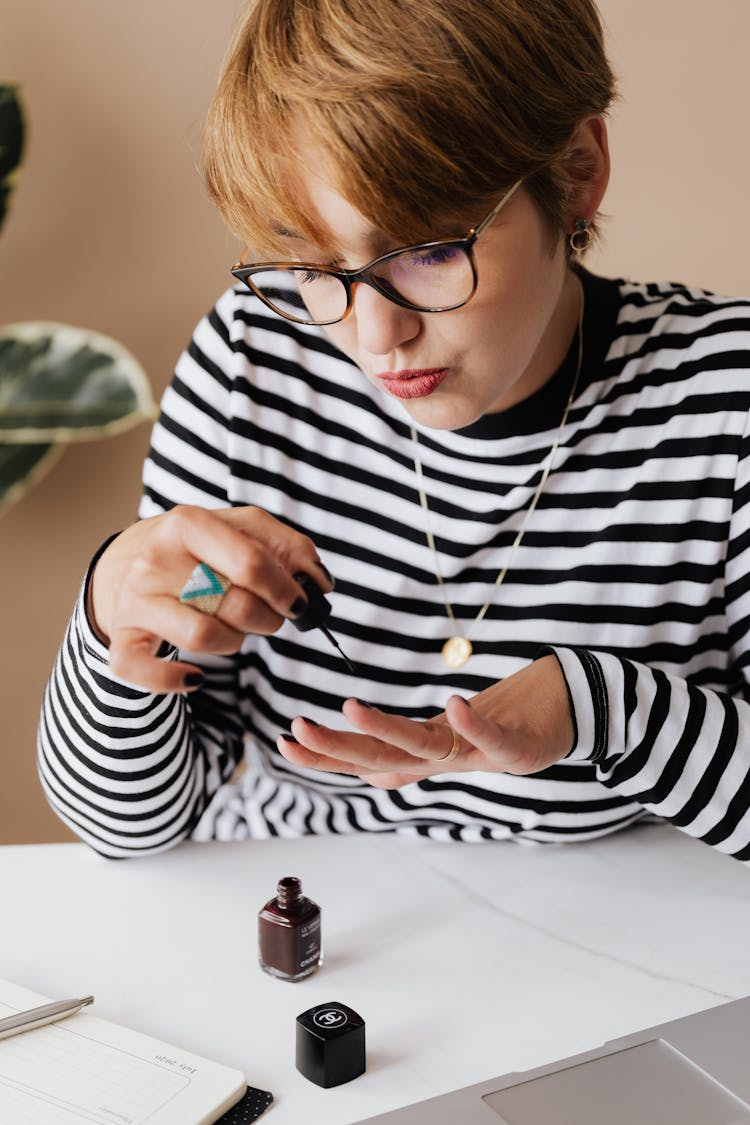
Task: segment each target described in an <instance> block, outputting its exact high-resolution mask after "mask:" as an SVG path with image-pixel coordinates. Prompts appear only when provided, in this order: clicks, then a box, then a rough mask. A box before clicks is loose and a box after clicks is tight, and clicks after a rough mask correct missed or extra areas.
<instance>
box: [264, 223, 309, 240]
mask: <svg viewBox="0 0 750 1125" xmlns="http://www.w3.org/2000/svg"><path fill="white" fill-rule="evenodd" d="M269 225H270V227H271V230H272V231H273V233H274V234H278V235H280V237H281V238H302V239H304V237H305V236H304V234H302V232H301V231H298V230H291V229H290V228H289V227H286V226H284V224H283V223H277V222H276V220H275V219H271V221H270V224H269Z"/></svg>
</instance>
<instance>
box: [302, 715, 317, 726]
mask: <svg viewBox="0 0 750 1125" xmlns="http://www.w3.org/2000/svg"><path fill="white" fill-rule="evenodd" d="M300 718H301V719H304V720H305V722H306V723H309V724H310V726H311V727H319V726H320V723H316V722H315V719H308V717H307V715H300Z"/></svg>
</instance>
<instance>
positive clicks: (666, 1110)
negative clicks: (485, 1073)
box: [359, 997, 750, 1125]
mask: <svg viewBox="0 0 750 1125" xmlns="http://www.w3.org/2000/svg"><path fill="white" fill-rule="evenodd" d="M746 1123H748V1125H750V997H747V998H745V999H743V1000H733V1001H730V1002H729V1003H726V1004H720V1005H718V1006H717V1007H715V1008H709V1009H708V1010H707V1011H704V1012H696V1013H695V1014H694V1015H691V1016H684V1017H683V1018H682V1019H678V1020H672V1021H671V1022H670V1023H663V1024H659V1025H658V1026H657V1027H649V1028H647V1029H646V1030H645V1031H641V1032H638V1033H637V1034H635V1035H626V1036H624V1037H623V1038H622V1039H614V1040H612V1041H611V1042H609V1043H605V1044H604V1045H603V1046H601V1047H597V1049H596V1050H594V1051H587V1052H585V1053H583V1054H580V1055H573V1056H571V1057H570V1058H567V1059H563V1060H562V1061H560V1062H556V1063H551V1064H549V1065H547V1066H542V1067H538V1068H537V1069H535V1070H529V1071H526V1072H524V1073H520V1074H506V1075H503V1076H502V1077H500V1078H492V1079H490V1080H489V1081H487V1082H480V1083H478V1084H477V1085H475V1086H466V1087H464V1088H463V1089H462V1090H454V1091H453V1092H452V1093H449V1094H442V1095H440V1097H437V1098H429V1099H428V1100H427V1101H423V1102H417V1103H415V1104H414V1105H410V1106H405V1107H404V1108H403V1109H397V1110H393V1111H392V1112H390V1113H383V1114H380V1115H378V1116H377V1117H368V1118H367V1119H366V1122H365V1121H361V1122H359V1125H746Z"/></svg>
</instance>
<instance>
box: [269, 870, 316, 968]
mask: <svg viewBox="0 0 750 1125" xmlns="http://www.w3.org/2000/svg"><path fill="white" fill-rule="evenodd" d="M258 955H259V960H260V967H261V968H262V969H264V970H265V971H266V972H267V973H270V974H271V976H274V977H279V978H280V979H281V980H302V978H303V977H308V976H309V975H310V973H314V972H315V970H316V969H317V968H318V966H319V965H320V907H319V906H318V904H317V903H315V902H313V901H312V899H309V898H305V896H304V895H303V894H302V884H301V882H300V881H299V879H297V878H296V877H295V876H294V875H287V876H286V877H285V878H283V879H280V880H279V883H278V886H277V887H276V897H275V898H272V899H271V900H270V901H269V902H267V903H266V905H265V906H264V907H263V909H262V910H261V911H260V913H259V914H258Z"/></svg>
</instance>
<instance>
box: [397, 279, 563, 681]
mask: <svg viewBox="0 0 750 1125" xmlns="http://www.w3.org/2000/svg"><path fill="white" fill-rule="evenodd" d="M583 308H584V295H583V291H581V307H580V311H579V313H578V362H577V364H576V373H575V376H574V377H573V385H572V386H571V388H570V394H569V395H568V401H567V402H566V403H565V409H564V410H563V415H562V418H561V419H560V425H559V426H558V428H557V434H556V435H555V440H554V441H553V443H552V447H551V449H550V451H549V453H548V454H547V458H546V462H545V465H544V469H543V471H542V475H541V478H540V480H539V484H538V485H537V486H536V491H535V492H534V495H533V496H532V498H531V503H530V504H529V506H528V508H527V509H526V513H525V515H524V518H523V522H522V523H521V526H520V528H519V529H518V531H517V533H516V537H515V539H514V540H513V542H512V543H511V546H510V551H509V552H508V558H507V561H506V562H505V564H504V566H503V567H502V568H501V570H500V573H499V574H498V576H497V578H496V579H495V581H494V583H493V588H492V593H491V594H490V596H489V598H488V599H487V601H486V602H485V603H484V605H483V606H482V608H481V609H480V611H479V613H478V614H477V616H476V617H475V618H474V620H473V622H471V624H470V626H469V628H468V630H467V631H466V634H465V635H462V633H461V629H460V626H459V624H458V621H457V620H456V616H455V614H454V612H453V606H452V605H451V603H450V602H449V601H448V599H447V597H446V596H445V582H444V581H443V575H442V572H441V570H440V557H439V555H438V551H437V546H436V545H435V536H434V535H433V534H432V527H431V526H430V509H429V506H428V504H427V494H426V492H425V488H424V473H423V471H422V462H421V460H420V457H419V441H418V439H417V431H416V429H415V427H414V424H413V423H412V426H411V440H412V443H413V447H414V471H415V473H416V474H417V488H418V491H419V502H420V504H421V505H422V510H423V511H424V514H425V536H426V539H427V544H428V546H429V548H430V550H431V551H432V556H433V559H434V561H435V577H436V578H437V581H438V585H439V586H440V589H441V591H442V594H443V601H444V602H445V612H446V614H447V615H448V619H449V621H450V622H451V625H452V626H453V629H454V630H455V632H454V634H453V636H452V637H449V638H448V640H447V641H446V642H445V644H444V645H443V648H442V656H443V661H444V662H445V663H446V664H447V665H448V667H449V668H462V667H463V666H464V664H465V663H466V661H467V660H468V659H469V657H470V656H471V654H472V652H473V651H474V649H473V646H472V643H471V641H470V639H469V633H471V632H473V631H474V629H476V628H477V626H478V625H479V623H480V622H481V620H482V618H483V617H484V615H485V614H486V612H487V610H488V609H489V608H490V606H491V605H492V602H493V600H494V597H495V594H496V593H497V589H498V587H499V586H502V584H503V582H504V581H505V576H506V574H507V573H508V571H509V570H510V564H511V562H512V561H513V556H514V555H515V553H516V550H517V548H518V547H519V546H520V544H521V540H522V539H523V537H524V532H525V531H526V526H527V524H528V522H529V520H530V519H531V516H532V514H533V512H534V509H535V508H536V506H537V504H538V503H539V497H540V496H541V495H542V491H543V490H544V486H545V484H546V483H547V477H548V476H549V474H550V472H551V470H552V463H553V461H554V459H555V454H556V453H557V449H558V446H559V445H560V441H561V439H562V435H563V430H564V429H565V423H566V422H567V420H568V413H569V411H570V407H571V404H572V402H573V399H574V398H575V394H576V390H577V389H578V381H579V379H580V377H581V367H582V366H583Z"/></svg>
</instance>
